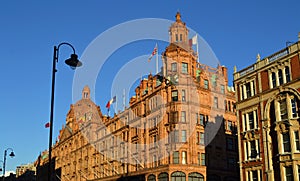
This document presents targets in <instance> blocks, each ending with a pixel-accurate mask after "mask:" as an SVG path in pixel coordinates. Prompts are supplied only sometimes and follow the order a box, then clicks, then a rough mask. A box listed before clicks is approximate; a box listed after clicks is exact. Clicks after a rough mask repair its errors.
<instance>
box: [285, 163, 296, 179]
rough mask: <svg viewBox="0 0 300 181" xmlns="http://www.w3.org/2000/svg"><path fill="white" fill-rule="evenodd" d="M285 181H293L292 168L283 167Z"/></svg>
mask: <svg viewBox="0 0 300 181" xmlns="http://www.w3.org/2000/svg"><path fill="white" fill-rule="evenodd" d="M285 175H286V181H294V177H293V168H292V166H288V167H285Z"/></svg>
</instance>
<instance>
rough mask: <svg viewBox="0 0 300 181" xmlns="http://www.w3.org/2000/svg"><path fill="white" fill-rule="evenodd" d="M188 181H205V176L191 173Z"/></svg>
mask: <svg viewBox="0 0 300 181" xmlns="http://www.w3.org/2000/svg"><path fill="white" fill-rule="evenodd" d="M188 181H204V176H203V175H201V174H200V173H198V172H193V173H189V180H188Z"/></svg>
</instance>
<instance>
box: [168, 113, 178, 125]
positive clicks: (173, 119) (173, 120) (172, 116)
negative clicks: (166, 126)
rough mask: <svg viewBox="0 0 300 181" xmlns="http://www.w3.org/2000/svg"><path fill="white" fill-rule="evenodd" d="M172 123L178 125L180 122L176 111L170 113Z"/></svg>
mask: <svg viewBox="0 0 300 181" xmlns="http://www.w3.org/2000/svg"><path fill="white" fill-rule="evenodd" d="M169 118H170V122H171V123H177V122H178V112H177V111H174V112H171V113H170V117H169Z"/></svg>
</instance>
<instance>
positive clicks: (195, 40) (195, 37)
mask: <svg viewBox="0 0 300 181" xmlns="http://www.w3.org/2000/svg"><path fill="white" fill-rule="evenodd" d="M197 43H198V37H197V35H195V36H193V38H192V44H193V45H196V44H197Z"/></svg>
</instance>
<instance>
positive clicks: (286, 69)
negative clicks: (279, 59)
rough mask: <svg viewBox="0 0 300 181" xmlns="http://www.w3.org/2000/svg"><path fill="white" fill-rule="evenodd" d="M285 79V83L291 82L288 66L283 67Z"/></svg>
mask: <svg viewBox="0 0 300 181" xmlns="http://www.w3.org/2000/svg"><path fill="white" fill-rule="evenodd" d="M285 79H286V82H290V81H291V76H290V68H289V67H288V66H286V67H285Z"/></svg>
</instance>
